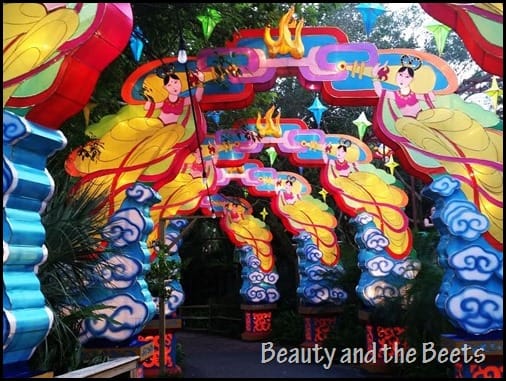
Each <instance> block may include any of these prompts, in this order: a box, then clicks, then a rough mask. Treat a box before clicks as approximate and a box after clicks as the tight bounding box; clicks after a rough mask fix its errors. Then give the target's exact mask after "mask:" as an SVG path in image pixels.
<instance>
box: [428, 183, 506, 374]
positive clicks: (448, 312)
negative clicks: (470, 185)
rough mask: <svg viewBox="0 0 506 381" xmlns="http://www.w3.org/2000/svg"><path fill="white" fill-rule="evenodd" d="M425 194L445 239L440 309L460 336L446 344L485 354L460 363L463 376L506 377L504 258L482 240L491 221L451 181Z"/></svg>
mask: <svg viewBox="0 0 506 381" xmlns="http://www.w3.org/2000/svg"><path fill="white" fill-rule="evenodd" d="M422 194H423V195H424V196H426V197H428V198H430V199H432V200H433V201H434V204H435V206H436V213H435V217H434V224H435V226H436V228H437V229H438V232H439V234H440V236H441V239H440V241H439V244H438V246H437V253H438V262H439V264H440V265H441V266H442V267H443V268H444V270H445V273H444V275H443V281H442V283H441V287H440V289H439V293H438V294H437V296H436V306H437V308H438V309H439V311H441V313H442V314H443V315H444V316H446V317H447V318H448V319H449V321H450V322H451V323H452V324H453V325H454V326H455V327H456V328H457V332H458V333H456V334H448V335H444V336H443V340H442V341H443V344H445V345H447V346H448V347H452V348H453V347H455V346H456V345H459V346H460V345H462V343H463V342H466V343H467V344H468V345H469V346H470V351H471V352H472V353H477V352H476V351H478V352H480V351H481V354H483V355H484V359H485V361H482V362H481V363H480V364H478V365H476V364H474V365H476V366H475V367H474V368H471V365H473V364H471V363H469V362H467V363H466V362H463V361H462V362H459V363H458V364H455V369H456V371H458V374H459V376H462V377H466V378H467V377H471V376H472V377H473V378H474V377H476V375H475V374H478V373H476V372H480V371H483V369H485V368H487V369H489V371H491V369H501V370H500V375H499V377H502V364H503V360H502V356H503V355H502V342H503V340H502V333H503V318H504V314H503V253H502V252H500V251H498V250H497V249H495V248H494V247H492V246H491V245H490V244H489V243H488V241H487V240H486V239H485V238H484V236H483V235H484V233H486V232H487V231H488V229H489V226H490V222H489V221H488V218H487V217H486V216H485V215H483V214H482V213H480V211H479V210H478V208H477V207H476V205H475V204H473V203H471V202H469V201H468V200H467V198H466V197H465V195H464V193H463V192H462V190H461V188H460V182H459V181H458V180H456V179H455V178H453V177H452V176H449V175H444V176H440V177H438V178H436V179H435V180H434V181H433V182H432V183H431V184H430V185H428V186H426V187H425V188H424V189H423V190H422ZM473 373H475V374H473Z"/></svg>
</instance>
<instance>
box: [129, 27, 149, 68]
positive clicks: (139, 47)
mask: <svg viewBox="0 0 506 381" xmlns="http://www.w3.org/2000/svg"><path fill="white" fill-rule="evenodd" d="M145 40H146V39H145V38H144V33H142V30H141V28H140V27H139V26H138V25H136V26H135V28H134V30H133V32H132V34H131V36H130V49H131V50H132V54H133V56H134V60H135V62H139V61H140V59H141V56H142V51H143V50H144V41H145Z"/></svg>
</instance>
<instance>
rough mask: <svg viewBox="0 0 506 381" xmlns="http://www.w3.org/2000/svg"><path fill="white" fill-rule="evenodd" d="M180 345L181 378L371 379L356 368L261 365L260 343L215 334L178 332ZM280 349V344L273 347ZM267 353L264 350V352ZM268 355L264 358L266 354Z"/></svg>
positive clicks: (320, 365) (270, 363) (286, 364)
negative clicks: (181, 354) (181, 360)
mask: <svg viewBox="0 0 506 381" xmlns="http://www.w3.org/2000/svg"><path fill="white" fill-rule="evenodd" d="M176 341H177V342H179V343H181V344H182V348H183V352H184V354H185V357H184V360H183V372H184V374H183V377H184V378H372V377H374V375H371V374H369V373H367V372H366V371H364V370H363V369H361V368H359V367H354V366H344V365H332V366H331V367H330V368H329V369H325V368H324V367H323V364H326V363H327V361H322V362H320V364H316V363H313V364H288V363H286V362H285V363H282V364H280V363H277V362H276V361H275V360H273V361H271V362H268V363H264V364H262V342H246V341H242V340H236V339H230V338H225V337H221V336H216V335H210V334H204V333H195V332H188V331H178V332H177V333H176ZM275 349H279V347H275ZM266 355H267V353H266ZM266 358H267V357H266Z"/></svg>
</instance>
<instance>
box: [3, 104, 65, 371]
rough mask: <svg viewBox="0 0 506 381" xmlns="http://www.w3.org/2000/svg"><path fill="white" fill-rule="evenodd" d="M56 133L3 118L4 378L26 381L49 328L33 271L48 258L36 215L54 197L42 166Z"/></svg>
mask: <svg viewBox="0 0 506 381" xmlns="http://www.w3.org/2000/svg"><path fill="white" fill-rule="evenodd" d="M66 144H67V141H66V139H65V137H64V135H63V134H62V133H61V132H60V131H54V130H49V129H47V128H45V127H42V126H40V125H37V124H35V123H31V122H29V121H27V120H26V119H24V118H22V117H20V116H18V115H15V114H13V113H11V112H9V111H5V110H4V112H3V192H4V197H3V237H4V238H3V252H4V255H3V298H2V301H3V318H2V325H3V373H4V376H5V377H9V378H10V377H14V378H24V377H30V376H31V373H30V372H29V370H28V360H29V359H30V358H31V356H32V354H33V352H34V351H35V349H36V347H37V346H38V345H39V344H40V343H41V342H42V341H43V340H44V338H45V337H46V336H47V334H48V333H49V331H50V329H51V326H52V324H53V318H54V316H53V313H52V311H51V310H50V309H49V308H48V307H47V306H46V305H45V298H44V295H43V294H42V292H41V290H40V281H39V279H38V277H37V274H36V270H37V267H38V266H39V265H41V264H42V263H44V262H45V260H46V258H47V249H46V247H45V245H44V242H45V230H44V227H43V225H42V222H41V213H42V212H43V211H44V210H45V208H46V205H47V202H48V201H49V200H50V198H51V197H52V195H53V192H54V183H53V180H52V178H51V176H50V175H49V173H48V171H47V170H46V162H47V161H46V160H47V158H48V157H50V156H52V155H53V154H54V153H55V152H57V151H59V150H61V149H62V148H64V147H65V145H66Z"/></svg>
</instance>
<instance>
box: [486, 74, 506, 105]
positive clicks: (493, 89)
mask: <svg viewBox="0 0 506 381" xmlns="http://www.w3.org/2000/svg"><path fill="white" fill-rule="evenodd" d="M484 93H485V94H487V95H488V96H489V97H490V98H491V99H492V107H493V108H494V111H496V110H497V102H498V100H499V97H502V90H501V89H500V88H499V85H498V84H497V78H496V77H492V85H491V86H490V89H488V90H485V91H484Z"/></svg>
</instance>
